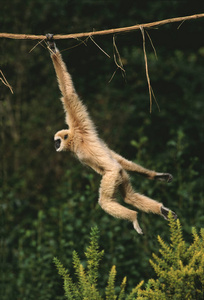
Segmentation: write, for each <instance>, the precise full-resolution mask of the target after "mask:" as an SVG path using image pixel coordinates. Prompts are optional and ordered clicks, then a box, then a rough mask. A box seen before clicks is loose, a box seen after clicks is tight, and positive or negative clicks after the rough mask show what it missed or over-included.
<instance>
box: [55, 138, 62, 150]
mask: <svg viewBox="0 0 204 300" xmlns="http://www.w3.org/2000/svg"><path fill="white" fill-rule="evenodd" d="M60 144H61V140H60V139H57V140H55V149H56V150H58V149H59V147H60Z"/></svg>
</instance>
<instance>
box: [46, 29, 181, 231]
mask: <svg viewBox="0 0 204 300" xmlns="http://www.w3.org/2000/svg"><path fill="white" fill-rule="evenodd" d="M47 43H48V49H49V51H50V55H51V58H52V61H53V65H54V68H55V71H56V75H57V79H58V84H59V88H60V90H61V93H62V98H61V101H62V104H63V107H64V111H65V114H66V123H67V125H68V129H64V130H60V131H58V132H57V133H56V134H55V136H54V143H55V148H56V151H58V152H60V151H71V152H73V153H74V154H75V155H76V157H77V158H78V159H79V160H80V161H81V162H82V163H83V164H85V165H88V166H89V167H91V168H92V169H93V170H95V171H96V172H97V173H99V174H100V175H102V180H101V185H100V190H99V204H100V206H101V207H102V209H104V211H106V212H107V213H108V214H110V215H112V216H113V217H116V218H120V219H124V220H128V221H130V222H132V223H133V227H134V229H135V230H136V231H137V232H138V233H139V234H142V230H141V228H140V226H139V224H138V221H137V212H136V211H134V210H131V209H128V208H126V207H124V206H122V205H121V204H119V203H118V202H117V200H116V194H117V192H118V191H119V192H120V193H121V195H122V197H123V199H124V202H126V203H128V204H131V205H133V206H134V207H136V208H138V209H139V210H142V211H145V212H147V213H148V212H152V213H155V214H158V215H161V216H163V217H164V218H165V219H168V213H169V211H170V210H169V209H168V208H166V207H164V206H163V204H162V203H159V202H157V201H155V200H152V199H150V198H148V197H146V196H144V195H141V194H139V193H136V192H135V191H134V190H133V188H132V186H131V184H130V179H129V176H128V174H127V172H126V170H127V171H133V172H136V173H138V174H140V175H143V176H145V177H147V178H149V179H156V180H160V181H166V182H171V181H172V179H173V177H172V175H171V174H169V173H157V172H155V171H151V170H148V169H145V168H143V167H142V166H140V165H138V164H135V163H133V162H131V161H129V160H127V159H125V158H123V157H122V156H120V155H119V154H117V153H115V152H114V151H112V150H110V149H109V148H108V146H107V145H106V144H105V143H104V142H103V141H102V140H101V139H100V138H99V137H98V134H97V132H96V129H95V127H94V124H93V122H92V120H91V118H90V116H89V114H88V112H87V109H86V107H85V105H84V104H83V103H82V102H81V100H80V99H79V97H78V95H77V93H76V91H75V88H74V85H73V82H72V79H71V76H70V74H69V73H68V71H67V68H66V65H65V63H64V62H63V60H62V57H61V54H60V52H59V50H58V49H57V48H56V45H55V42H54V40H53V35H52V34H47ZM172 214H173V216H174V218H176V214H175V213H174V212H172Z"/></svg>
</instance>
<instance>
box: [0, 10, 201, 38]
mask: <svg viewBox="0 0 204 300" xmlns="http://www.w3.org/2000/svg"><path fill="white" fill-rule="evenodd" d="M203 17H204V13H203V14H196V15H191V16H185V17H178V18H171V19H165V20H161V21H156V22H151V23H145V24H138V25H133V26H129V27H122V28H114V29H108V30H100V31H92V32H83V33H74V34H56V35H54V39H55V40H60V39H73V38H81V37H87V36H94V35H107V34H114V33H121V32H130V31H133V30H139V29H140V28H141V27H142V28H151V27H155V26H162V25H165V24H169V23H176V22H183V21H186V20H193V19H198V18H203ZM0 38H8V39H18V40H45V39H46V35H30V34H13V33H0Z"/></svg>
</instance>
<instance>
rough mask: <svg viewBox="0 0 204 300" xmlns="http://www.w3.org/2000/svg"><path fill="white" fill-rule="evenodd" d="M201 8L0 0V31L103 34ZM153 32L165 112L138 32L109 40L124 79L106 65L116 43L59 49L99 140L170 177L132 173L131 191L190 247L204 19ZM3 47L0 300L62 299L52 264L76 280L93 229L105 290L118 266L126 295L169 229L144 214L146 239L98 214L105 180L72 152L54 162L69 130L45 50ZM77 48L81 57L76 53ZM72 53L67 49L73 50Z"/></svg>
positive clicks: (154, 68) (198, 169) (197, 212)
mask: <svg viewBox="0 0 204 300" xmlns="http://www.w3.org/2000/svg"><path fill="white" fill-rule="evenodd" d="M198 2H200V1H197V2H195V1H193V2H192V1H161V0H159V1H138V0H132V1H131V0H126V1H122V0H118V1H115V0H110V1H93V0H81V1H69V0H61V1H59V0H53V1H43V0H35V1H34V0H28V1H19V0H12V1H5V0H3V1H1V4H0V6H1V7H0V8H1V9H0V28H1V29H0V31H1V32H10V33H27V34H45V33H48V32H51V33H56V34H58V33H61V34H63V33H64V34H68V33H77V32H86V31H92V30H102V29H109V28H116V27H123V26H131V25H135V24H141V23H147V22H153V21H157V20H162V19H167V18H173V17H179V16H186V15H192V14H196V13H203V11H204V10H203V7H201V4H198ZM179 25H180V23H174V24H168V25H164V26H161V27H158V28H154V29H151V30H148V31H147V32H148V34H149V35H150V37H151V40H152V42H153V44H154V47H155V48H156V51H157V57H158V58H156V57H155V55H154V51H153V48H152V46H151V43H150V41H149V38H148V36H147V34H146V51H147V58H148V67H149V75H150V79H151V84H152V87H153V90H154V94H155V96H156V99H157V102H158V104H159V107H160V111H159V110H158V108H157V105H156V103H155V102H154V101H153V111H152V113H151V114H150V112H149V94H148V87H147V80H146V74H145V65H144V56H143V48H142V36H141V32H140V31H135V32H131V33H126V34H121V35H116V36H115V39H116V44H117V47H118V50H119V52H120V56H121V59H122V61H123V64H124V68H125V71H126V76H125V79H124V78H123V76H122V74H121V71H120V70H119V69H118V70H117V72H116V74H115V76H114V77H113V79H112V81H111V82H110V83H109V80H110V78H111V77H112V75H113V73H114V72H115V71H116V69H117V66H116V64H115V62H114V58H113V37H112V36H111V35H108V36H98V37H94V40H95V41H96V42H97V43H98V44H99V45H100V47H101V48H102V49H103V50H104V51H106V52H107V53H108V54H109V55H110V56H111V58H108V57H107V56H105V55H104V53H102V52H101V51H100V50H99V48H98V47H97V46H96V45H95V44H94V43H93V42H92V41H91V40H90V39H89V40H87V41H86V42H85V43H81V41H82V40H63V41H57V46H58V47H59V49H60V50H62V51H63V52H62V54H63V58H64V60H65V62H66V64H67V66H68V68H69V71H70V72H71V74H72V76H73V81H74V84H75V87H76V89H77V91H78V93H79V95H80V97H81V98H82V99H83V100H84V103H85V104H86V105H87V107H88V110H89V112H90V115H91V116H92V118H93V120H94V122H95V124H96V126H97V129H98V131H99V134H100V136H101V137H102V138H103V139H104V140H105V141H106V142H107V144H108V145H109V146H110V147H111V148H112V149H114V150H115V151H117V152H119V153H120V154H122V155H123V156H125V157H126V158H128V159H131V160H134V161H136V162H138V163H140V164H142V165H144V166H145V167H147V168H150V169H155V170H157V171H160V172H170V173H172V174H173V176H174V181H173V182H172V183H171V184H168V185H167V184H165V183H158V182H154V181H148V180H147V179H144V178H140V177H138V176H137V175H135V174H131V178H132V183H133V186H134V187H135V189H136V190H137V191H138V192H140V193H142V194H145V195H148V196H149V197H152V198H154V199H157V200H159V201H161V202H163V204H164V205H165V206H167V207H170V208H171V209H172V210H174V211H175V212H176V213H177V215H178V217H179V219H180V221H181V224H182V226H183V231H184V236H185V238H186V240H187V241H188V242H189V243H190V242H191V228H192V226H194V227H196V228H198V229H199V228H201V227H203V225H204V216H203V211H204V201H203V180H202V177H201V174H202V170H203V161H202V158H203V155H202V153H203V149H202V142H203V96H204V84H203V81H204V67H203V64H204V44H203V36H204V29H203V28H204V21H203V19H198V20H191V21H185V22H184V23H183V24H182V25H181V26H180V27H179V28H178V26H179ZM36 44H37V41H31V40H9V39H1V40H0V54H1V55H0V69H1V70H2V72H3V73H4V75H5V76H6V78H7V80H8V81H9V83H10V84H11V86H12V87H13V90H14V94H11V92H10V90H9V89H8V88H7V87H6V86H5V85H3V84H2V82H0V151H1V152H0V157H1V160H0V175H1V177H0V183H1V189H0V199H1V225H0V226H1V249H2V250H1V287H0V290H1V294H2V296H1V299H4V300H8V299H12V300H14V299H19V300H30V299H39V300H40V299H43V300H45V299H64V298H63V286H62V281H61V279H60V278H59V275H58V274H57V271H56V269H55V267H54V264H53V257H54V256H57V257H58V258H59V259H60V260H61V261H62V263H63V264H64V265H65V266H66V267H67V268H68V269H69V271H70V273H71V274H72V272H73V269H72V262H71V260H72V251H73V250H74V249H75V250H76V251H77V252H78V253H79V255H80V256H81V257H82V260H83V259H84V256H83V251H84V249H85V248H86V246H87V244H88V242H89V233H90V229H91V227H92V226H95V225H97V226H98V228H99V230H100V234H101V238H100V245H101V248H103V249H104V250H105V256H104V259H103V262H102V265H101V269H100V270H101V273H100V274H101V276H100V278H99V285H100V288H102V289H103V288H104V286H105V285H106V280H107V275H108V272H109V270H110V268H111V266H112V265H113V264H115V265H116V268H117V282H116V285H119V284H120V282H121V281H122V278H123V277H124V276H127V278H128V290H131V289H132V288H133V287H134V286H135V285H136V284H138V283H139V282H140V281H141V280H142V279H144V280H147V279H148V278H150V277H153V276H155V275H154V272H153V270H152V268H151V267H150V265H149V259H150V258H151V253H152V252H155V253H158V247H159V246H158V243H157V235H158V234H159V235H161V237H162V238H163V239H165V240H168V232H169V229H168V223H167V222H166V221H165V220H164V219H163V218H161V217H159V216H155V215H147V214H144V213H139V222H140V225H141V227H142V228H143V231H144V233H145V235H144V236H139V235H138V234H137V233H136V232H135V231H134V229H133V227H132V224H130V223H128V222H126V221H122V220H116V219H114V218H112V217H111V216H109V215H107V214H106V213H105V212H104V211H102V210H101V208H100V207H99V205H98V203H97V200H98V187H99V184H100V176H99V175H97V174H95V173H94V172H93V171H92V170H90V169H88V168H86V167H84V166H82V165H80V163H79V162H78V161H77V160H75V158H74V157H72V155H71V154H70V153H56V151H55V149H54V145H53V135H54V134H55V132H56V131H58V130H60V129H62V128H66V127H65V124H64V112H63V109H62V106H61V103H60V101H59V97H60V92H59V89H58V86H57V82H56V78H55V73H54V70H53V66H52V63H51V60H50V57H49V53H48V50H47V49H46V47H45V44H44V43H43V42H42V43H41V44H40V45H38V46H37V47H35V48H34V50H33V51H32V52H30V50H31V49H32V48H33V47H34V46H35V45H36ZM76 45H79V46H78V47H74V46H76ZM72 47H74V48H72Z"/></svg>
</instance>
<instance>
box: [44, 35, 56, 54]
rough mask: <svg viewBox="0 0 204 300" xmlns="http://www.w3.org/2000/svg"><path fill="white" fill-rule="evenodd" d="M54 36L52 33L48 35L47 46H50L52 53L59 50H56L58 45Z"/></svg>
mask: <svg viewBox="0 0 204 300" xmlns="http://www.w3.org/2000/svg"><path fill="white" fill-rule="evenodd" d="M53 36H54V35H53V34H52V33H47V34H46V38H47V44H48V48H49V49H50V50H51V52H53V53H56V50H57V48H56V44H55V42H54V39H53Z"/></svg>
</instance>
